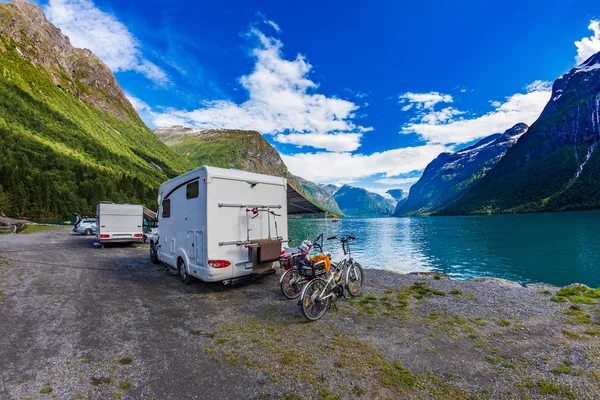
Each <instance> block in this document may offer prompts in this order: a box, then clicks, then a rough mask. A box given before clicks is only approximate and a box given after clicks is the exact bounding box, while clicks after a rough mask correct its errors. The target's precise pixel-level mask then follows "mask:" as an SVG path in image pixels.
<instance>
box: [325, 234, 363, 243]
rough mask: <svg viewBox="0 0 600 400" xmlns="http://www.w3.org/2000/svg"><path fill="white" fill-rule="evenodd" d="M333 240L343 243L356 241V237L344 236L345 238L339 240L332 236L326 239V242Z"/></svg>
mask: <svg viewBox="0 0 600 400" xmlns="http://www.w3.org/2000/svg"><path fill="white" fill-rule="evenodd" d="M333 239H337V240H339V241H340V242H345V241H347V240H356V236H351V235H348V236H346V237H341V238H339V237H337V236H332V237H328V238H327V240H333Z"/></svg>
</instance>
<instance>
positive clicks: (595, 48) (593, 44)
mask: <svg viewBox="0 0 600 400" xmlns="http://www.w3.org/2000/svg"><path fill="white" fill-rule="evenodd" d="M588 29H589V30H591V31H592V32H594V34H593V35H592V36H590V37H584V38H582V39H581V40H578V41H576V42H575V46H577V55H576V56H575V62H576V63H577V65H579V64H581V63H582V62H584V61H585V60H587V59H588V58H590V57H591V56H592V55H594V54H596V53H597V52H599V51H600V21H598V20H591V21H590V24H589V25H588Z"/></svg>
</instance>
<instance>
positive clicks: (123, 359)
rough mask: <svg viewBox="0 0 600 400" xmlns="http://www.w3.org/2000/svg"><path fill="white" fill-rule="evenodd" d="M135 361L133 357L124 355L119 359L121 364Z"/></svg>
mask: <svg viewBox="0 0 600 400" xmlns="http://www.w3.org/2000/svg"><path fill="white" fill-rule="evenodd" d="M132 362H133V358H131V357H123V358H120V359H119V364H121V365H129V364H131V363H132Z"/></svg>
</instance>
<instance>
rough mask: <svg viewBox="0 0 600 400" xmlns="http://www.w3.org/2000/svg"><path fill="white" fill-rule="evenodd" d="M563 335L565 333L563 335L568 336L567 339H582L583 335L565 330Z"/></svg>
mask: <svg viewBox="0 0 600 400" xmlns="http://www.w3.org/2000/svg"><path fill="white" fill-rule="evenodd" d="M562 333H563V335H565V336H567V337H569V338H571V339H581V335H580V334H579V333H577V332H575V331H571V330H568V329H564V330H563V331H562Z"/></svg>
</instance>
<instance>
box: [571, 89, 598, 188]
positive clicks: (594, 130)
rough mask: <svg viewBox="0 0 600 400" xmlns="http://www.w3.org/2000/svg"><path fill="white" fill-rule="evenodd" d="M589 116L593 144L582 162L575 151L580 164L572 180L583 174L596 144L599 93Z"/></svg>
mask: <svg viewBox="0 0 600 400" xmlns="http://www.w3.org/2000/svg"><path fill="white" fill-rule="evenodd" d="M591 114H592V115H591V122H592V133H593V135H594V143H592V145H591V146H590V147H589V148H588V150H587V153H586V155H585V158H584V159H583V162H581V161H580V160H579V156H578V154H577V150H575V158H576V159H577V161H578V162H580V163H581V164H580V165H579V170H578V171H577V173H576V174H575V178H574V179H577V178H579V176H580V175H581V173H582V172H583V167H585V164H586V163H587V162H588V160H589V159H590V157H591V156H592V153H593V152H594V150H595V149H596V145H597V144H598V134H599V132H598V128H600V93H598V94H597V95H596V99H595V101H594V104H593V108H592V112H591ZM576 148H577V147H576Z"/></svg>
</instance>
